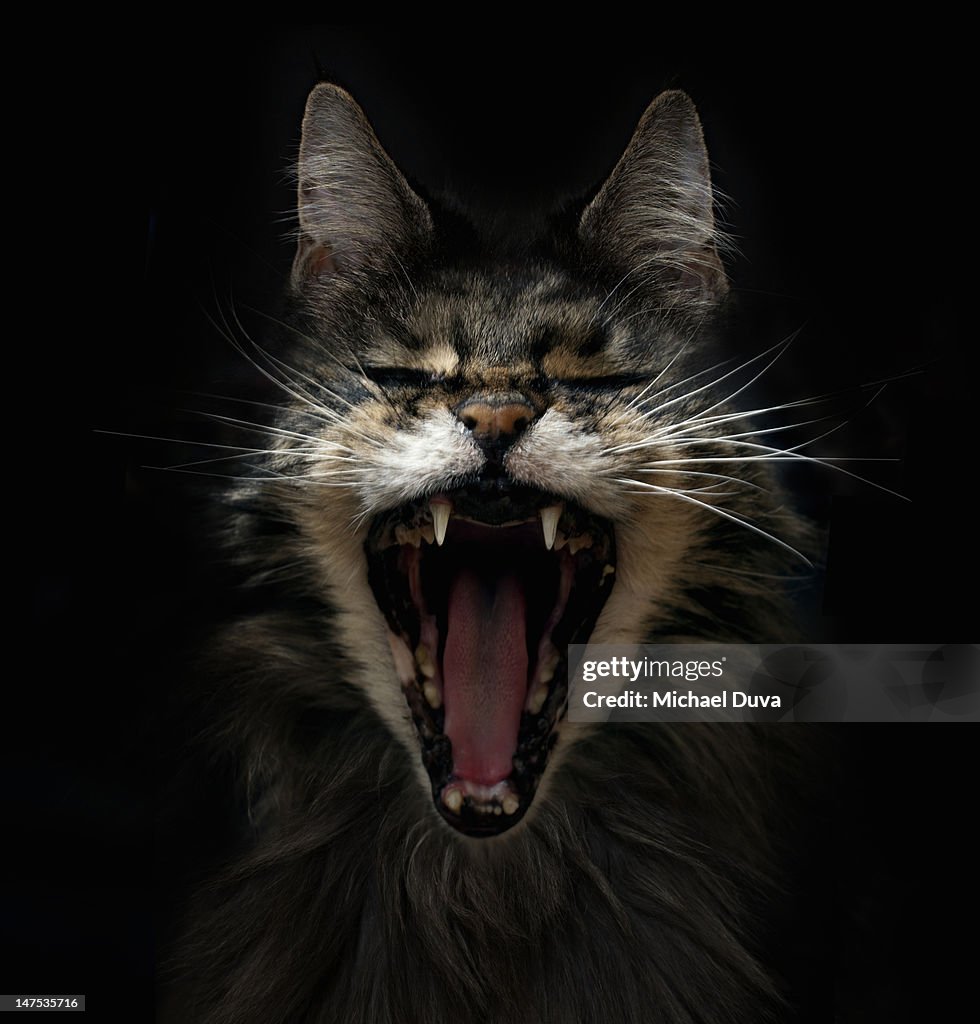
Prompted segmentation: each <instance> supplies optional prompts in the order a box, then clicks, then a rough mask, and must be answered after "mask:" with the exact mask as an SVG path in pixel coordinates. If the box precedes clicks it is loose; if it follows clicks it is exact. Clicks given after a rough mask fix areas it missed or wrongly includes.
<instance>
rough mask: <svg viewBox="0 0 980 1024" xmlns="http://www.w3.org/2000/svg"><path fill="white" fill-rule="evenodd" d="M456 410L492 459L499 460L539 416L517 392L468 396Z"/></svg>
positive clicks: (462, 421)
mask: <svg viewBox="0 0 980 1024" xmlns="http://www.w3.org/2000/svg"><path fill="white" fill-rule="evenodd" d="M453 411H454V412H455V413H456V418H457V419H458V420H459V422H460V423H462V425H463V428H464V429H465V430H466V431H467V432H468V433H469V434H470V435H471V436H472V437H473V439H474V440H475V441H476V442H477V444H479V445H480V447H481V448H482V449H483V450H484V452H485V453H486V454H487V456H488V458H490V459H491V461H499V459H500V457H502V456H503V453H504V452H505V451H506V450H507V449H508V448H509V447H510V446H511V445H512V444H513V443H514V442H515V441H516V440H517V438H519V437H520V436H521V434H522V433H523V432H524V431H525V430H526V429H527V427H528V425H529V424H530V423H531V421H532V420H533V419H534V417H535V416H536V415H537V411H536V410H535V408H534V406H533V405H531V404H530V402H528V401H526V400H525V399H524V398H522V397H518V396H514V395H503V396H489V397H488V396H481V397H479V398H468V399H466V400H465V401H463V402H460V404H459V405H457V406H456V408H455V409H454V410H453Z"/></svg>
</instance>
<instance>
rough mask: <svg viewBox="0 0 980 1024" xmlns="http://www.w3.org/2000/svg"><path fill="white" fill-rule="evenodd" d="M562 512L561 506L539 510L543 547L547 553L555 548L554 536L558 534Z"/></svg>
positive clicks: (551, 506)
mask: <svg viewBox="0 0 980 1024" xmlns="http://www.w3.org/2000/svg"><path fill="white" fill-rule="evenodd" d="M562 511H563V506H561V505H549V506H548V507H547V508H543V509H541V513H540V515H541V532H542V533H543V534H544V546H545V547H546V548H547V549H548V550H549V551H550V550H551V549H552V548H553V547H554V546H555V534H556V533H557V532H558V520H559V519H561V514H562Z"/></svg>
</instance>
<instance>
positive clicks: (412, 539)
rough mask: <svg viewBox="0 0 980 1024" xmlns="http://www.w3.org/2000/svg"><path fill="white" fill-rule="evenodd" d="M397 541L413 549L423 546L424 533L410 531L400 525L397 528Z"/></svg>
mask: <svg viewBox="0 0 980 1024" xmlns="http://www.w3.org/2000/svg"><path fill="white" fill-rule="evenodd" d="M395 540H396V541H397V542H398V543H399V544H411V545H412V547H413V548H420V547H421V546H422V532H421V531H420V530H410V529H409V528H408V527H407V526H401V525H398V526H396V527H395Z"/></svg>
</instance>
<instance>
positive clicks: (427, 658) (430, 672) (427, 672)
mask: <svg viewBox="0 0 980 1024" xmlns="http://www.w3.org/2000/svg"><path fill="white" fill-rule="evenodd" d="M415 663H416V664H417V665H418V667H419V668H420V669H421V670H422V675H424V676H425V678H426V679H432V678H434V676H435V674H436V666H435V663H434V662H433V660H432V655H431V654H430V653H429V648H428V647H426V646H425V644H419V645H418V647H416V648H415Z"/></svg>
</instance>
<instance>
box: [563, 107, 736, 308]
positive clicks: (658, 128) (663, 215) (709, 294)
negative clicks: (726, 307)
mask: <svg viewBox="0 0 980 1024" xmlns="http://www.w3.org/2000/svg"><path fill="white" fill-rule="evenodd" d="M712 204H713V196H712V191H711V175H710V172H709V168H708V153H707V150H706V149H705V145H704V135H703V133H702V130H701V122H700V120H699V119H698V114H697V110H696V109H695V106H694V104H693V102H692V101H691V98H690V97H689V96H688V95H687V94H686V93H684V92H681V91H679V90H676V89H671V90H669V91H667V92H663V93H661V94H660V95H659V96H658V97H657V98H656V99H655V100H654V101H653V102H652V103H651V104H650V106H649V107H647V109H646V111H645V112H644V114H643V116H642V117H641V118H640V121H639V124H638V125H637V127H636V131H635V132H634V133H633V138H632V139H631V140H630V143H629V145H628V146H627V147H626V151H625V153H623V155H622V157H621V158H620V160H619V163H617V164H616V166H615V168H613V171H612V173H611V174H610V175H609V178H608V179H607V180H606V182H605V184H604V185H603V186H602V188H601V189H600V190H599V193H598V195H597V196H596V197H595V199H594V200H593V201H592V202H591V203H590V204H589V205H588V206H587V207H586V209H585V212H584V213H583V214H582V218H581V221H580V222H579V237H580V239H581V241H582V242H583V244H584V245H585V246H586V247H587V249H589V250H590V251H592V252H593V253H594V254H595V255H596V256H598V258H600V259H601V260H603V261H605V262H608V263H610V264H612V265H614V266H620V267H622V268H623V269H624V270H626V271H627V272H634V271H635V272H637V273H639V274H642V277H641V278H640V280H642V281H646V282H649V283H650V284H651V286H652V287H653V288H655V289H656V290H657V291H658V293H659V294H661V295H662V296H664V297H665V299H666V301H667V303H668V304H669V303H671V302H675V303H677V304H682V303H691V302H694V303H698V302H712V301H715V300H716V299H718V298H720V297H721V296H722V295H724V293H725V292H726V291H727V287H728V286H727V282H726V280H725V272H724V269H723V267H722V264H721V259H720V257H719V255H718V247H717V231H716V228H715V220H714V212H713V208H712Z"/></svg>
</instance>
